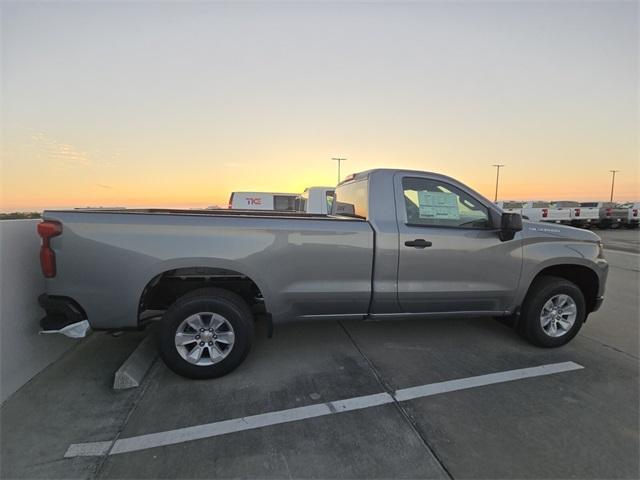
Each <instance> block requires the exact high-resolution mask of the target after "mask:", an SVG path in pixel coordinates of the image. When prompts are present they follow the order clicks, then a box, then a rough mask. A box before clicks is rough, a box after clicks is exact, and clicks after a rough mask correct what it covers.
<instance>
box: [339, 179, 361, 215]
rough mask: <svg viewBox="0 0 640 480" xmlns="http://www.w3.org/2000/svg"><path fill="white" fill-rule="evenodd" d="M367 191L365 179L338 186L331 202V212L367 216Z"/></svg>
mask: <svg viewBox="0 0 640 480" xmlns="http://www.w3.org/2000/svg"><path fill="white" fill-rule="evenodd" d="M368 201H369V193H368V181H367V179H364V180H358V181H357V182H351V183H346V184H344V185H340V186H338V188H336V193H335V201H334V203H333V213H335V214H336V215H347V216H350V217H359V218H367V215H368V213H369V211H368V210H369V209H368Z"/></svg>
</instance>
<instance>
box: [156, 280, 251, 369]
mask: <svg viewBox="0 0 640 480" xmlns="http://www.w3.org/2000/svg"><path fill="white" fill-rule="evenodd" d="M200 312H212V313H216V314H218V315H221V316H222V317H224V318H225V319H226V320H227V321H228V322H229V324H230V325H231V326H232V328H233V333H234V341H233V346H232V348H231V351H230V352H229V353H228V354H227V356H226V357H225V358H224V359H222V360H220V361H219V362H218V363H214V364H212V365H206V366H203V365H195V364H193V363H190V362H188V361H187V360H185V359H184V358H182V356H181V355H180V353H179V352H178V349H177V348H176V345H175V337H176V331H177V329H178V327H179V326H180V324H181V323H182V322H183V321H184V320H185V319H186V318H188V317H190V316H191V315H194V314H197V313H200ZM253 330H254V327H253V314H252V313H251V309H250V308H249V306H248V305H247V304H246V302H245V301H244V300H243V299H242V298H241V297H239V296H238V295H236V294H235V293H233V292H230V291H228V290H222V289H219V288H202V289H199V290H194V291H193V292H190V293H187V294H186V295H184V296H182V297H180V298H179V299H178V300H176V301H175V302H174V303H173V305H171V306H170V307H169V309H168V310H167V311H166V312H165V314H164V316H163V318H162V322H161V326H160V328H159V332H158V341H159V347H160V356H161V357H162V360H164V363H165V364H166V365H167V367H169V368H170V369H171V370H173V371H174V372H175V373H177V374H178V375H181V376H183V377H187V378H195V379H204V378H216V377H221V376H223V375H226V374H227V373H229V372H231V371H233V370H234V369H235V368H237V367H238V366H239V365H240V364H241V363H242V362H243V360H244V359H245V358H246V356H247V355H248V353H249V350H250V349H251V341H252V339H253Z"/></svg>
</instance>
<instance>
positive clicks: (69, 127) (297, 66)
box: [0, 1, 640, 211]
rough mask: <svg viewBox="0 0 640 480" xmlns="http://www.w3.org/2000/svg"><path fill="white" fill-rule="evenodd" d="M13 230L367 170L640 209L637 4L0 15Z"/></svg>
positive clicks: (17, 6)
mask: <svg viewBox="0 0 640 480" xmlns="http://www.w3.org/2000/svg"><path fill="white" fill-rule="evenodd" d="M1 8H2V38H1V40H2V42H1V43H2V51H1V54H2V71H1V73H2V78H1V80H2V170H1V175H2V204H1V205H0V208H1V209H2V210H4V211H13V210H32V209H36V210H39V209H43V208H47V207H73V206H88V205H91V206H97V205H102V206H182V207H196V206H206V205H212V204H226V203H227V200H228V198H229V193H230V192H231V191H233V190H253V191H263V190H264V191H287V192H296V191H302V190H303V189H304V188H305V187H307V186H311V185H334V184H335V183H336V165H335V162H332V161H331V160H330V158H331V157H334V156H340V157H347V158H348V160H347V161H346V162H345V163H344V164H343V170H342V172H343V176H344V175H346V174H348V173H351V172H355V171H360V170H365V169H369V168H373V167H398V168H411V169H420V170H429V171H436V172H440V173H445V174H448V175H451V176H454V177H456V178H458V179H460V180H461V181H463V182H465V183H467V184H469V185H470V186H472V187H473V188H475V189H477V190H479V191H481V192H482V193H484V194H485V195H487V196H489V197H490V198H493V188H494V182H495V169H494V168H492V167H491V165H492V164H495V163H503V164H506V167H505V168H504V169H503V170H502V171H501V184H500V185H501V188H500V195H499V197H500V198H501V199H576V200H589V199H593V200H598V199H608V197H609V188H610V178H611V177H610V174H609V173H608V170H610V169H613V168H615V169H618V170H620V171H621V172H620V174H619V175H618V177H617V178H616V196H615V199H616V200H619V201H623V200H637V199H638V198H639V197H640V193H639V182H638V176H639V171H638V162H639V159H638V133H639V117H638V108H639V96H638V53H639V52H638V40H639V37H638V3H637V2H635V1H629V2H614V1H602V2H588V3H581V2H575V1H571V2H569V1H567V2H531V3H523V2H495V3H490V2H456V3H440V2H424V3H398V2H392V1H388V2H381V3H272V2H262V3H236V4H230V3H178V2H176V3H170V2H166V3H151V2H136V3H126V2H107V3H94V2H87V3H84V4H82V3H76V2H67V3H24V2H21V3H7V2H5V3H3V4H2V7H1Z"/></svg>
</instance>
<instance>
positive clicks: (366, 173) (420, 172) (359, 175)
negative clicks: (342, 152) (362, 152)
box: [338, 168, 459, 186]
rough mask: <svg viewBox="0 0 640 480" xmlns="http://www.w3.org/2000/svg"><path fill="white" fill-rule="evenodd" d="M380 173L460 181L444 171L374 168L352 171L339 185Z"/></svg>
mask: <svg viewBox="0 0 640 480" xmlns="http://www.w3.org/2000/svg"><path fill="white" fill-rule="evenodd" d="M378 173H386V174H388V175H395V174H396V173H401V174H416V175H425V174H426V175H429V176H432V177H437V178H441V179H442V180H450V181H453V182H454V183H459V181H458V180H456V179H455V178H453V177H450V176H448V175H443V174H442V173H436V172H428V171H425V170H412V169H402V168H372V169H370V170H364V171H362V172H357V173H352V174H350V175H348V176H347V177H346V178H345V179H344V180H343V181H341V182H340V183H339V184H338V186H340V185H343V184H345V183H348V182H354V181H357V180H362V179H363V178H367V177H368V176H369V175H371V174H378Z"/></svg>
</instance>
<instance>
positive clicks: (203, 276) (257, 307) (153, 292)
mask: <svg viewBox="0 0 640 480" xmlns="http://www.w3.org/2000/svg"><path fill="white" fill-rule="evenodd" d="M207 287H216V288H223V289H225V290H229V291H231V292H234V293H236V294H237V295H239V296H240V297H242V298H243V299H244V301H245V302H247V304H248V305H249V307H251V308H252V309H253V310H254V312H257V313H258V312H264V309H265V308H264V298H263V297H262V292H261V291H260V289H259V288H258V285H257V284H256V283H255V282H254V281H253V280H252V279H251V278H249V277H247V276H246V275H244V274H242V273H240V272H236V271H234V270H227V269H223V268H212V267H189V268H178V269H174V270H168V271H166V272H163V273H161V274H159V275H156V276H155V277H153V278H152V279H151V281H149V283H147V285H146V287H145V288H144V290H143V292H142V295H141V297H140V303H139V307H138V321H139V322H143V321H146V320H150V319H153V318H157V317H158V316H160V315H161V314H162V312H164V310H166V309H167V308H169V306H170V305H171V304H172V303H173V302H175V301H176V300H177V299H178V298H180V297H181V296H183V295H185V294H186V293H189V292H191V291H193V290H197V289H199V288H207Z"/></svg>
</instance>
